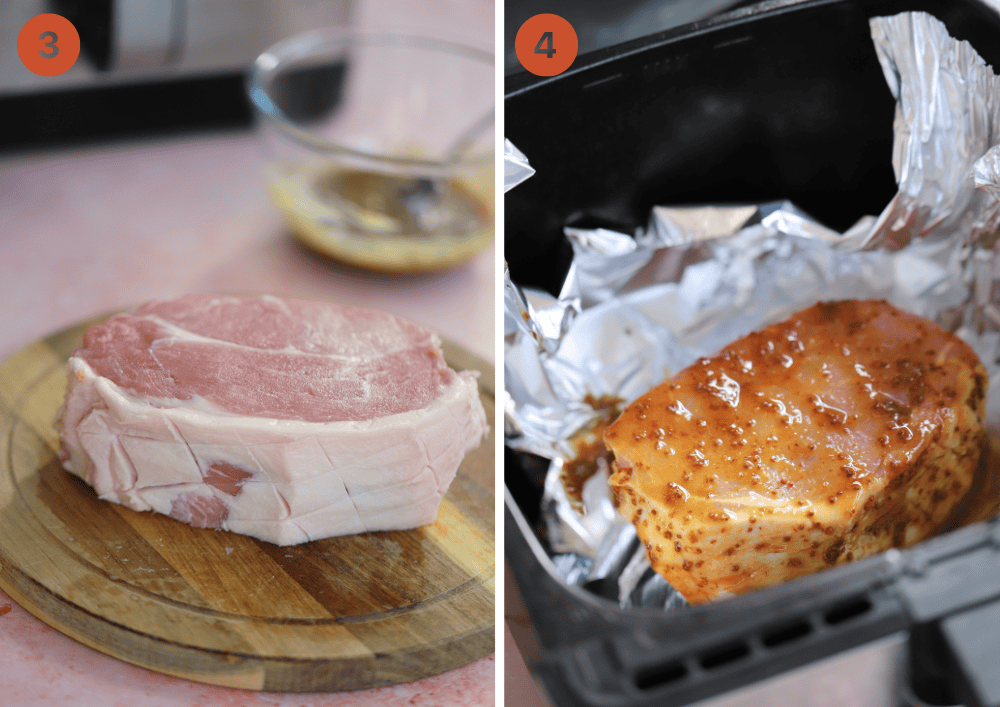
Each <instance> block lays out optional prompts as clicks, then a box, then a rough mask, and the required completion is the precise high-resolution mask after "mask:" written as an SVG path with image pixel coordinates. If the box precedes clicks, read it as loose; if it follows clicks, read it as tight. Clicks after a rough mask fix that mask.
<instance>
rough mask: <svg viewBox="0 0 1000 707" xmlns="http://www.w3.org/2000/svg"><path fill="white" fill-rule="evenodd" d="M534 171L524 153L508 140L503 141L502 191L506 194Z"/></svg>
mask: <svg viewBox="0 0 1000 707" xmlns="http://www.w3.org/2000/svg"><path fill="white" fill-rule="evenodd" d="M534 173H535V170H534V168H533V167H532V166H531V165H530V164H528V158H527V157H525V156H524V153H523V152H521V151H520V150H519V149H517V148H516V147H514V143H512V142H511V141H510V140H504V142H503V191H504V193H505V194H506V193H507V192H509V191H510V190H511V189H513V188H514V187H516V186H517V185H518V184H520V183H521V182H523V181H524V180H525V179H527V178H528V177H530V176H531V175H533V174H534Z"/></svg>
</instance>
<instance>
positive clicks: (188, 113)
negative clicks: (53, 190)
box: [0, 0, 354, 152]
mask: <svg viewBox="0 0 1000 707" xmlns="http://www.w3.org/2000/svg"><path fill="white" fill-rule="evenodd" d="M353 6H354V0H211V1H209V0H6V1H4V0H0V115H3V116H4V121H3V123H4V126H5V130H3V131H2V132H0V151H5V152H10V151H17V150H26V149H28V150H30V149H37V148H40V147H53V146H59V145H66V144H72V143H79V142H88V141H94V140H106V139H121V138H131V137H139V136H145V135H154V134H163V133H176V132H183V131H194V130H208V129H225V128H247V127H249V126H250V124H251V121H252V112H251V108H250V104H249V102H248V100H247V97H246V74H247V70H248V69H249V67H250V65H251V64H252V63H253V61H254V59H255V58H256V57H257V55H258V54H260V53H261V52H262V51H263V50H264V49H266V48H267V47H268V46H270V45H271V44H273V43H275V42H277V41H279V40H281V39H284V38H286V37H289V36H292V35H294V34H298V33H300V32H304V31H307V30H310V29H314V28H316V27H320V26H324V25H335V24H347V23H349V22H350V21H351V18H352V14H353ZM46 12H53V13H56V14H59V15H62V16H64V17H66V18H67V19H68V20H70V22H72V23H73V25H74V26H75V27H76V29H77V31H78V32H79V34H80V57H79V58H78V59H77V61H76V64H75V65H74V66H73V67H72V68H71V69H70V70H69V71H67V72H66V73H65V74H63V75H61V76H56V77H44V76H36V75H35V74H33V73H31V72H30V71H28V70H27V69H26V68H25V67H24V66H23V64H21V62H20V60H19V58H18V56H17V49H16V42H17V34H18V31H19V30H20V28H21V27H22V26H23V25H24V23H25V22H26V21H27V20H28V19H30V18H31V17H33V16H35V15H38V14H41V13H46ZM316 71H318V72H319V73H321V74H323V75H324V77H326V78H329V77H330V76H332V77H334V78H336V77H338V76H340V75H342V73H343V66H340V67H318V69H316V70H314V71H313V72H312V73H313V76H312V77H310V76H309V75H304V76H303V77H302V80H306V81H308V80H312V79H315V74H316ZM308 73H309V72H305V74H308Z"/></svg>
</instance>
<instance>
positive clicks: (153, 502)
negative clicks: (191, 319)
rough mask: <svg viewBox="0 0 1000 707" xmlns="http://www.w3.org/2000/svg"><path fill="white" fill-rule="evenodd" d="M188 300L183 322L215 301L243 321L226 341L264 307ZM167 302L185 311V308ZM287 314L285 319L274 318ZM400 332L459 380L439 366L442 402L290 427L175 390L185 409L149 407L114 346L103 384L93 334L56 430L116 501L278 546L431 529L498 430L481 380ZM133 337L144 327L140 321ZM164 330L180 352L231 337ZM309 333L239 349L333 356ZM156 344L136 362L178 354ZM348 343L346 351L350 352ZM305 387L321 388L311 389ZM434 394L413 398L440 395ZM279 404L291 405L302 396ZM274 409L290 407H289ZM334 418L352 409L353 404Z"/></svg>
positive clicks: (421, 334)
mask: <svg viewBox="0 0 1000 707" xmlns="http://www.w3.org/2000/svg"><path fill="white" fill-rule="evenodd" d="M275 299H276V298H260V300H264V305H265V306H264V309H272V308H273V309H278V310H281V309H282V308H285V309H286V310H288V311H296V310H289V309H288V308H289V303H290V304H291V307H292V308H297V311H298V312H301V311H302V308H303V307H306V308H313V307H320V308H325V309H324V311H325V312H326V314H325V315H324V316H333V315H336V314H339V313H341V312H346V314H347V315H348V316H350V317H353V318H354V322H355V324H357V323H358V322H359V321H360V322H361V323H360V325H359V326H360V329H361V332H362V334H363V333H364V331H366V330H370V328H371V327H370V326H368V325H367V324H366V323H365V321H366V320H367V319H369V318H371V319H374V320H375V322H376V324H378V323H379V322H381V324H382V325H386V322H385V321H384V320H385V319H390V320H393V321H392V322H390V323H391V324H392V325H393V326H395V325H396V320H398V318H395V317H391V315H387V314H384V313H378V312H372V311H371V310H358V309H354V308H345V307H338V306H335V305H326V304H322V303H312V302H301V303H299V302H297V301H295V300H280V301H279V303H275V302H274V300H275ZM184 300H186V304H187V305H189V307H188V308H184V307H182V308H181V311H182V312H183V311H188V310H189V309H190V308H191V306H195V307H198V306H201V307H203V308H205V307H207V308H208V309H209V310H211V309H212V308H211V303H212V302H213V300H214V301H217V302H220V303H222V304H223V305H225V308H226V309H228V310H229V312H230V315H231V316H230V317H228V318H225V317H224V318H222V321H223V322H227V321H228V322H230V325H229V326H228V329H225V328H224V330H223V331H224V333H228V334H232V330H233V328H234V327H233V326H232V325H231V322H232V319H233V318H234V317H235V316H236V315H238V313H239V310H240V307H239V306H236V305H239V304H240V302H248V303H249V304H250V305H251V306H252V308H256V309H258V310H259V309H260V306H259V305H260V300H258V299H253V300H243V299H238V298H212V297H209V296H197V297H195V298H191V297H189V298H184ZM163 304H164V305H167V308H168V309H169V308H175V307H176V305H177V301H176V300H175V301H171V302H168V303H163ZM300 305H301V306H300ZM151 307H152V305H147V306H145V307H143V308H141V309H140V310H137V311H136V312H133V313H132V314H131V315H123V317H124V318H125V319H126V321H128V319H127V318H128V317H131V318H133V319H134V318H136V317H138V318H139V320H140V321H150V319H144V318H143V317H149V316H150V315H148V311H149V309H150V308H151ZM144 311H145V312H147V314H145V315H144V314H143V312H144ZM244 313H245V312H244ZM307 314H308V312H307ZM279 315H281V312H280V311H279V312H276V313H275V316H279ZM153 316H155V315H153ZM174 318H175V319H176V318H178V317H177V316H176V315H175V316H174ZM313 319H315V316H314V317H313ZM115 320H118V322H117V323H116V321H115ZM398 321H399V322H403V324H402V326H404V327H406V328H407V330H406V331H405V332H404V333H405V338H407V339H410V340H413V341H415V342H416V343H415V344H414V346H416V347H418V348H419V349H420V351H423V353H422V354H420V353H419V352H418V353H417V354H415V356H416V357H417V358H420V357H423V358H428V357H430V358H434V357H436V359H437V360H439V361H441V366H442V367H443V368H444V369H445V370H446V371H447V375H443V374H441V373H440V371H439V370H438V368H437V367H436V366H435V367H434V368H432V369H431V370H430V371H429V372H427V373H426V374H425V375H426V376H430V377H433V381H432V383H433V385H432V386H431V387H432V388H433V390H432V392H433V396H432V399H431V400H430V401H429V402H427V401H426V400H424V399H420V398H419V394H418V395H417V396H415V397H416V398H417V402H416V403H413V404H410V405H407V406H406V407H407V408H409V409H405V410H403V411H401V412H394V413H391V414H387V415H381V416H379V415H373V414H372V408H362V410H363V411H364V412H367V414H368V415H369V417H368V418H367V419H335V420H333V421H324V422H320V421H313V420H310V419H309V418H310V416H311V412H312V411H310V410H308V409H307V410H302V411H301V412H302V413H303V414H300V415H298V416H297V418H305V419H297V418H296V417H295V416H293V415H294V413H295V411H294V410H292V411H291V414H289V416H288V417H287V418H285V419H281V418H278V417H270V416H267V415H266V414H258V415H253V414H248V413H247V412H246V411H241V410H239V409H238V408H239V405H240V404H242V402H243V401H241V400H240V399H239V396H236V397H235V398H234V397H232V396H222V397H221V398H220V399H217V400H215V401H214V402H213V401H212V400H210V399H207V398H204V397H201V396H199V395H196V394H192V393H190V391H182V392H180V393H176V392H175V393H174V394H175V396H176V397H172V396H170V395H167V396H150V395H148V394H147V393H148V392H149V391H148V390H142V389H136V388H134V387H133V388H128V387H123V386H121V385H119V384H118V383H116V382H115V381H114V380H113V379H112V378H113V377H114V376H115V368H114V366H116V365H118V366H121V367H123V368H125V369H126V371H127V370H128V369H129V368H130V367H131V370H132V371H133V372H134V371H135V370H136V368H137V366H136V362H135V361H132V362H129V361H126V360H125V357H126V354H127V350H125V349H119V350H117V351H116V350H113V347H105V348H104V349H102V351H103V353H104V354H106V355H105V356H103V357H94V356H90V357H91V358H93V359H94V360H96V361H97V362H98V365H99V366H102V367H103V370H105V371H106V372H108V373H109V376H111V377H107V376H102V375H99V374H98V373H97V372H96V371H95V370H94V367H93V366H92V365H91V363H90V362H89V361H88V356H89V355H90V354H92V353H93V351H94V347H93V346H92V347H91V348H88V347H87V344H86V342H87V340H88V339H89V340H90V341H91V342H92V341H93V340H94V339H95V337H98V336H100V335H101V333H102V332H101V330H100V329H98V330H97V331H95V332H88V334H89V335H88V337H87V338H85V346H84V347H83V348H81V349H80V350H78V351H77V353H76V354H75V355H74V356H73V357H71V358H70V361H69V365H68V388H67V395H66V401H65V404H64V405H63V408H62V409H61V410H60V412H59V415H58V417H57V422H56V424H57V428H58V429H59V432H60V438H61V441H62V449H61V451H60V456H61V458H62V459H63V466H64V467H65V468H66V469H67V470H68V471H70V472H71V473H73V474H75V475H77V476H79V477H80V478H81V479H83V480H84V481H85V482H87V483H88V484H90V485H91V486H92V487H93V488H94V490H95V492H96V493H97V494H98V496H99V497H100V498H102V499H104V500H108V501H113V502H116V503H120V504H123V505H126V506H129V507H130V508H133V509H135V510H140V511H143V510H154V511H157V512H159V513H163V514H166V515H170V516H172V517H174V518H177V519H178V520H181V521H183V522H186V523H188V524H190V525H195V526H199V527H211V528H219V529H224V530H230V531H233V532H237V533H241V534H244V535H250V536H253V537H256V538H260V539H262V540H266V541H268V542H272V543H275V544H278V545H291V544H297V543H301V542H307V541H311V540H317V539H321V538H325V537H331V536H336V535H347V534H353V533H360V532H365V531H372V530H398V529H408V528H414V527H417V526H420V525H425V524H427V523H431V522H433V521H434V520H435V518H436V515H437V510H438V506H439V505H440V503H441V500H442V499H443V497H444V494H445V492H446V491H447V489H448V487H449V485H450V484H451V482H452V480H453V479H454V477H455V475H456V473H457V471H458V467H459V465H460V463H461V461H462V459H463V457H464V456H465V454H466V453H467V452H468V451H470V450H471V449H473V448H475V447H476V446H477V445H478V444H479V442H480V441H481V439H482V437H483V435H484V434H485V433H486V431H487V429H488V427H487V423H486V415H485V411H484V410H483V407H482V404H481V402H480V400H479V393H478V387H477V385H476V378H477V377H478V374H477V373H475V372H469V371H466V372H461V373H455V372H454V371H451V370H450V369H448V368H447V366H446V365H445V364H444V363H443V359H441V352H440V348H439V342H438V340H437V338H436V337H434V336H433V335H431V334H430V333H429V332H425V331H424V330H422V329H420V328H419V327H416V326H415V325H413V324H410V323H409V322H405V320H398ZM109 323H110V324H111V326H112V327H115V326H117V324H120V323H121V319H119V318H114V319H112V320H110V322H106V323H104V324H102V325H98V327H104V330H105V331H106V330H107V329H108V325H109ZM308 323H309V321H308V319H307V320H306V324H308ZM328 323H329V322H328ZM243 324H244V326H243V329H244V333H245V334H246V335H247V336H249V335H251V334H253V325H252V321H251V320H250V319H248V318H244V322H243ZM348 324H350V323H348ZM130 326H131V328H132V330H135V329H136V327H135V325H134V322H133V323H132V324H131V325H130ZM158 326H160V329H159V330H158V331H159V334H158V336H162V337H167V338H169V341H170V342H172V343H173V344H178V343H180V344H184V343H189V342H192V341H206V340H210V341H211V342H213V343H211V344H210V345H212V346H215V345H217V343H218V341H220V340H221V341H224V339H223V338H222V337H220V338H219V339H212V337H211V329H212V322H209V324H208V325H206V324H205V323H204V320H202V331H200V332H197V333H191V332H188V333H185V332H186V331H187V330H185V329H182V328H181V327H180V326H179V325H177V324H172V325H171V326H168V327H163V324H162V321H161V322H160V323H159V324H158ZM297 331H298V332H302V331H305V332H306V335H304V336H302V337H300V338H299V339H298V340H296V339H295V336H294V334H295V332H293V336H280V335H279V334H280V332H278V333H275V332H274V330H273V327H272V331H271V334H272V336H271V338H270V340H268V339H267V337H266V336H265V333H266V332H264V333H261V334H260V335H259V338H258V340H257V341H252V342H250V343H246V341H245V340H244V341H242V342H232V341H230V342H229V343H230V344H233V345H234V346H237V347H241V349H240V350H241V351H243V352H245V351H247V350H255V349H253V347H254V346H258V347H261V350H264V351H265V352H266V351H267V349H266V348H265V347H272V350H273V349H278V347H280V349H279V350H280V351H281V353H282V354H283V355H286V356H294V355H296V353H295V352H296V351H299V350H302V349H306V348H308V347H310V346H311V347H312V348H313V350H312V351H307V352H306V354H307V355H308V356H315V355H319V354H322V353H323V352H317V351H316V350H315V349H317V348H319V345H318V344H317V339H319V338H320V337H316V336H314V337H312V340H311V341H310V339H309V336H308V327H307V326H305V325H303V326H300V327H299V328H298V330H297ZM158 336H153V337H151V338H150V340H149V341H147V342H145V344H144V347H145V348H140V350H138V351H135V355H136V357H138V358H140V359H141V358H142V357H143V356H145V354H144V353H143V352H144V351H145V352H148V351H149V350H153V349H155V348H156V346H155V343H156V342H160V343H161V344H162V343H167V341H166V339H163V338H158ZM199 337H200V338H199ZM229 338H230V339H232V338H235V337H234V336H229ZM244 338H245V337H244ZM224 345H225V344H224ZM338 345H339V346H340V347H341V349H343V348H344V346H345V344H338ZM420 347H422V348H420ZM327 348H329V347H327ZM379 348H380V346H379V343H378V342H375V343H374V344H373V345H371V344H364V345H363V346H355V349H356V350H355V352H354V355H355V356H358V357H365V356H369V357H370V358H374V357H375V353H374V352H377V351H378V350H379ZM224 351H225V350H223V353H224ZM327 353H328V352H327ZM389 353H392V351H391V350H390V351H389ZM335 356H336V354H334V357H335ZM397 358H398V356H397ZM139 366H140V367H141V361H140V364H139ZM157 375H160V376H161V378H162V380H166V381H169V382H170V384H171V385H174V386H175V391H176V389H177V388H179V387H180V386H182V385H183V384H184V382H185V381H184V380H181V379H180V378H179V377H178V378H176V379H173V376H171V372H170V371H169V370H166V369H165V370H163V371H162V372H158V373H157ZM120 377H121V378H128V376H127V375H124V376H120ZM133 379H134V376H133ZM171 379H173V380H171ZM129 380H132V379H129ZM300 383H301V385H304V386H306V388H308V387H309V381H308V380H303V381H300ZM425 383H426V381H424V382H421V383H419V385H417V386H415V387H417V388H423V387H427V385H431V384H430V383H427V385H425ZM287 385H288V386H290V385H291V383H288V384H287ZM317 385H319V384H317ZM331 387H332V386H330V385H327V388H328V389H329V388H331ZM140 388H141V386H140ZM278 392H279V393H282V392H284V393H287V394H288V396H289V397H291V396H292V395H293V391H290V390H287V391H281V390H279V391H278ZM278 397H281V396H280V395H279V396H278ZM227 400H236V401H237V402H236V405H235V407H236V408H237V409H236V410H234V409H229V408H226V407H223V403H224V402H225V401H227ZM328 402H329V401H328ZM333 402H334V403H337V401H333ZM340 402H343V401H340ZM347 402H348V403H350V402H351V401H350V400H348V401H347ZM276 404H277V405H279V409H281V408H280V406H281V405H282V401H281V400H280V399H279V400H277V402H276ZM393 404H396V403H393ZM397 405H398V404H397ZM327 407H328V408H330V409H341V408H343V409H344V410H350V407H351V405H349V404H348V405H339V404H333V405H328V406H327ZM340 417H342V416H340ZM354 417H362V415H355V416H354Z"/></svg>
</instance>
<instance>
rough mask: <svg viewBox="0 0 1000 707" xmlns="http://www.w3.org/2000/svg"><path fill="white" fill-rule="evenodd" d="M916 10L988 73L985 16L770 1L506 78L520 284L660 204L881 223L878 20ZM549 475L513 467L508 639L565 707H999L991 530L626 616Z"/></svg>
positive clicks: (998, 621)
mask: <svg viewBox="0 0 1000 707" xmlns="http://www.w3.org/2000/svg"><path fill="white" fill-rule="evenodd" d="M910 11H922V12H927V13H929V14H931V15H933V16H935V17H936V18H938V19H939V20H941V21H942V22H944V23H945V25H946V26H947V28H948V31H949V33H950V34H951V35H952V36H953V37H955V38H957V39H961V40H967V41H968V42H970V43H971V44H972V46H973V47H974V48H975V49H976V51H977V52H978V53H979V54H980V56H982V57H983V59H984V60H985V61H986V63H987V64H990V65H991V66H993V67H994V69H995V71H997V70H1000V4H997V3H994V2H990V1H988V0H978V1H977V0H954V1H952V0H934V1H931V0H868V1H859V0H855V1H849V0H805V1H802V0H770V1H768V2H762V3H759V4H757V5H753V6H750V7H746V8H743V9H739V10H736V11H734V12H730V13H727V14H725V15H721V16H719V17H716V18H714V19H711V20H708V21H705V22H701V23H696V24H693V25H687V26H684V27H680V28H677V29H674V30H669V31H666V32H662V33H659V34H655V35H651V36H647V37H644V38H641V39H638V40H635V41H632V42H628V43H625V44H620V45H617V46H614V47H611V48H607V49H602V50H598V51H596V52H593V53H590V54H586V55H582V56H580V57H578V58H577V60H576V62H575V64H574V65H573V67H572V68H571V69H570V70H569V71H567V72H566V73H564V74H561V75H559V76H556V77H551V78H543V77H537V76H533V75H530V74H527V73H523V72H522V73H518V74H515V75H511V76H508V77H507V79H506V83H505V93H506V97H505V102H504V111H505V128H504V130H505V137H507V138H509V139H510V141H511V142H512V143H513V144H514V145H515V146H516V147H517V148H518V149H520V150H521V151H522V152H523V153H524V154H525V155H526V156H527V157H528V159H529V161H530V162H531V165H532V167H534V168H535V170H536V174H535V175H534V176H533V177H531V178H530V179H528V180H527V181H525V182H524V183H523V184H521V185H519V186H517V187H516V188H514V189H513V190H511V191H510V192H508V193H507V194H506V196H505V199H504V205H505V220H506V223H505V257H506V260H507V262H508V265H509V269H510V275H511V279H512V280H513V281H514V282H515V283H517V284H518V285H521V286H524V287H529V288H534V289H540V290H545V291H548V292H549V293H551V294H553V295H555V294H558V292H559V288H560V286H561V284H562V281H563V279H564V278H565V275H566V272H567V270H568V268H569V264H570V259H571V256H572V251H571V248H570V246H569V243H568V241H567V240H566V238H565V236H564V235H563V229H564V228H565V227H567V226H572V227H577V228H593V227H602V226H603V227H608V228H613V229H615V230H617V231H622V232H626V233H631V232H633V231H634V230H635V229H636V227H637V226H641V225H645V223H646V220H647V218H648V215H649V211H650V209H651V208H652V207H653V206H655V205H659V204H665V203H669V204H670V205H682V204H692V205H694V204H706V203H707V204H723V203H763V202H768V201H775V200H783V199H788V200H790V201H792V202H793V203H795V204H796V205H797V206H799V207H801V208H802V209H803V210H804V211H806V212H807V213H809V214H811V215H812V216H814V217H815V218H817V219H818V220H819V221H821V222H822V223H824V224H825V225H827V226H829V227H831V228H833V229H837V230H839V231H843V230H844V229H846V228H847V227H849V226H850V225H852V224H853V223H855V222H856V221H857V220H858V218H859V217H861V216H863V215H865V214H878V213H880V212H881V211H882V209H883V208H884V207H885V205H886V204H887V203H888V202H889V201H890V200H891V199H892V197H893V196H894V195H895V194H896V191H897V186H896V181H895V178H894V175H893V170H892V164H891V156H892V146H893V115H894V110H895V100H894V98H893V96H892V94H891V93H890V91H889V89H888V87H887V85H886V80H885V78H884V75H883V73H882V69H881V67H880V66H879V64H878V60H877V58H876V54H875V49H874V45H873V43H872V38H871V33H870V29H869V24H868V21H869V19H870V18H871V17H874V16H879V15H883V16H884V15H895V14H898V13H900V12H910ZM997 100H1000V96H998V97H997ZM720 106H722V108H723V109H719V107H720ZM547 465H548V462H547V461H546V460H542V459H539V458H537V457H533V456H531V455H528V454H524V453H521V452H515V451H514V450H512V449H510V448H507V449H506V450H505V460H504V477H505V484H506V512H505V542H506V559H507V564H508V567H509V568H510V571H511V574H512V576H513V579H514V580H515V582H516V585H517V589H518V592H517V593H518V594H519V595H520V596H519V597H518V598H519V600H521V601H523V604H524V607H525V609H526V612H527V615H528V617H529V618H530V624H531V625H530V626H529V627H522V629H521V630H520V631H518V630H517V628H518V627H517V626H516V625H514V626H512V629H515V633H516V634H518V635H520V636H521V637H522V639H523V640H522V641H521V644H520V648H521V649H522V652H523V653H524V656H525V659H526V661H527V662H528V665H529V667H530V668H531V669H532V671H533V673H534V675H535V677H536V679H537V680H538V682H539V683H540V684H541V686H542V687H543V689H544V691H545V692H546V693H547V695H548V696H549V697H550V699H551V700H552V701H553V702H554V703H555V704H556V705H559V706H560V707H562V706H564V705H565V706H567V707H568V706H570V705H581V706H584V707H589V706H593V707H598V706H600V707H619V706H620V707H626V706H629V707H632V706H640V705H641V706H646V705H649V706H652V705H657V706H662V705H684V704H689V703H693V702H700V701H704V704H705V705H723V704H725V705H730V706H735V705H743V704H746V705H763V704H768V705H784V704H788V705H795V706H796V707H802V706H803V705H807V704H814V705H832V704H856V705H859V706H860V705H897V704H911V705H923V704H932V705H955V704H964V705H969V706H970V707H979V706H984V705H997V706H1000V524H998V523H997V522H996V519H994V520H993V521H991V522H988V523H980V524H977V525H973V526H969V527H966V528H962V529H960V530H957V531H953V532H951V533H948V534H946V535H943V536H939V537H936V538H933V539H931V540H928V541H925V542H923V543H921V544H919V545H917V546H916V547H913V548H910V549H907V550H904V551H890V552H887V553H883V554H881V555H879V556H876V557H872V558H869V559H866V560H862V561H858V562H855V563H852V564H849V565H845V566H841V567H836V568H833V569H830V570H826V571H823V572H820V573H818V574H815V575H811V576H808V577H805V578H802V579H799V580H795V581H792V582H788V583H786V584H783V585H779V586H776V587H773V588H770V589H767V590H762V591H758V592H753V593H749V594H746V595H743V596H739V597H736V598H734V599H729V600H726V601H723V602H719V603H717V604H714V605H705V606H699V607H695V608H688V609H683V610H678V611H673V612H663V611H654V610H650V609H628V610H623V609H620V608H619V606H618V604H617V603H614V602H612V601H608V600H605V599H602V598H601V597H599V596H596V595H594V594H591V593H588V592H586V591H584V590H583V589H581V588H579V587H575V586H567V585H566V584H565V583H564V582H563V581H562V580H561V579H560V577H559V575H558V574H557V573H556V570H555V568H554V566H553V564H552V562H551V560H550V559H549V558H548V555H547V553H546V552H545V550H544V543H545V539H544V534H543V533H542V532H541V531H540V530H539V528H541V527H542V526H543V525H544V522H543V521H542V519H541V517H540V505H541V504H540V501H541V494H542V479H543V478H544V472H545V469H546V468H547ZM859 666H861V667H863V668H864V670H860V669H859ZM852 671H853V672H852ZM862 673H863V676H862ZM852 675H855V676H857V677H856V679H855V680H854V682H855V683H856V684H853V685H852V684H851V681H852V679H853V678H852ZM865 680H869V681H874V682H873V683H872V684H863V683H864V681H865Z"/></svg>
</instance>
